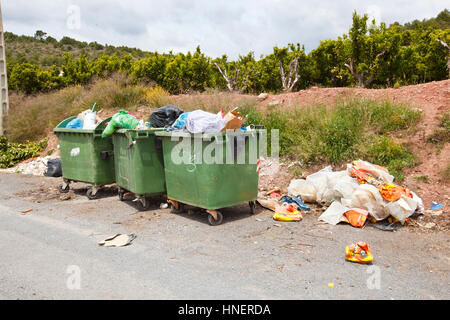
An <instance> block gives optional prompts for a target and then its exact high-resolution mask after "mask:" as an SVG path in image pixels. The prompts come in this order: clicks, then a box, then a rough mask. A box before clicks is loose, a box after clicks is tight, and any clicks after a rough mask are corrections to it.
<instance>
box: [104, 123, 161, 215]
mask: <svg viewBox="0 0 450 320" xmlns="http://www.w3.org/2000/svg"><path fill="white" fill-rule="evenodd" d="M161 130H164V129H149V130H128V129H119V130H117V131H116V132H114V133H113V136H112V137H113V144H114V155H115V156H114V165H115V173H116V183H117V186H118V187H119V199H120V200H121V201H123V195H124V193H125V192H126V191H129V192H133V193H134V194H135V195H136V196H137V197H138V199H139V202H138V204H139V209H140V210H147V209H148V208H149V204H150V203H149V201H148V198H147V197H149V196H154V195H159V194H164V193H165V192H166V181H165V177H164V160H163V154H162V145H161V140H160V139H159V138H156V137H155V132H157V131H161Z"/></svg>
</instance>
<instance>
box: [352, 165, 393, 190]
mask: <svg viewBox="0 0 450 320" xmlns="http://www.w3.org/2000/svg"><path fill="white" fill-rule="evenodd" d="M388 173H389V171H388V169H386V168H385V167H381V166H378V165H376V164H371V163H369V162H366V161H362V160H358V161H353V162H352V167H351V168H350V175H351V176H352V177H353V178H356V179H358V182H359V183H361V184H364V183H371V184H375V185H378V184H379V183H380V182H379V181H378V179H381V178H382V176H383V175H384V174H388Z"/></svg>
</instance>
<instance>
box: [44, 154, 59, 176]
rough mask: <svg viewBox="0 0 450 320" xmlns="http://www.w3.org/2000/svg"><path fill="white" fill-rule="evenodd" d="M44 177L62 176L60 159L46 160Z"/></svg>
mask: <svg viewBox="0 0 450 320" xmlns="http://www.w3.org/2000/svg"><path fill="white" fill-rule="evenodd" d="M44 176H46V177H61V176H62V166H61V159H60V158H56V159H50V160H48V161H47V171H46V172H45V173H44Z"/></svg>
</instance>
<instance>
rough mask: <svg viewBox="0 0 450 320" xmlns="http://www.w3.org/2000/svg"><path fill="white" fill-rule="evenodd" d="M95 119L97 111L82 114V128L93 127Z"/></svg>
mask: <svg viewBox="0 0 450 320" xmlns="http://www.w3.org/2000/svg"><path fill="white" fill-rule="evenodd" d="M96 120H97V113H96V112H95V111H94V112H87V113H86V114H85V115H84V121H83V129H88V130H92V129H95V122H96Z"/></svg>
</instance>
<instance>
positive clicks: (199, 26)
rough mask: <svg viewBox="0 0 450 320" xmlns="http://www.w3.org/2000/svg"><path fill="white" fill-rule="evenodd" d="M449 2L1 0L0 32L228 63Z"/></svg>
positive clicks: (309, 44) (426, 12) (423, 13)
mask: <svg viewBox="0 0 450 320" xmlns="http://www.w3.org/2000/svg"><path fill="white" fill-rule="evenodd" d="M445 8H447V9H450V0H426V1H424V0H380V1H376V0H373V1H370V0H359V1H356V0H340V1H334V0H309V1H304V0H240V1H239V0H226V1H222V0H209V1H208V0H147V1H144V0H134V1H132V0H1V9H2V15H3V27H4V30H5V31H10V32H13V33H16V34H25V35H31V36H32V35H34V33H35V31H36V30H43V31H44V32H46V33H47V34H48V35H49V36H52V37H54V38H56V39H58V40H59V39H61V38H62V37H63V36H69V37H72V38H75V39H77V40H80V41H87V42H91V41H97V42H98V43H101V44H110V45H114V46H120V45H125V46H129V47H136V48H140V49H142V50H145V51H158V52H169V51H173V52H174V53H177V52H183V53H187V52H188V51H191V52H192V51H195V48H196V47H197V46H198V45H200V48H201V50H202V52H204V53H205V54H207V55H208V56H210V57H213V58H215V57H219V56H221V55H222V54H227V55H228V56H229V57H230V58H232V59H235V58H237V57H238V56H239V55H245V54H247V53H248V52H250V51H253V52H254V53H255V56H256V57H259V56H260V55H261V54H264V55H265V54H269V53H271V52H272V50H273V47H274V46H279V47H281V46H286V45H287V44H288V43H297V42H299V43H301V44H304V45H305V49H306V52H310V51H311V50H313V49H315V48H316V47H317V46H318V45H319V43H320V40H326V39H336V38H337V37H338V36H341V35H342V34H344V33H348V29H349V28H350V26H351V23H352V13H353V10H356V11H357V12H358V13H360V14H363V13H368V15H369V16H370V17H373V18H375V19H376V21H378V22H379V21H383V22H385V23H386V24H387V25H389V24H391V23H393V22H395V21H398V22H400V23H405V22H409V21H412V20H414V19H419V20H422V19H424V18H431V17H435V16H436V15H437V14H438V13H439V12H440V11H442V10H444V9H445Z"/></svg>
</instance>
